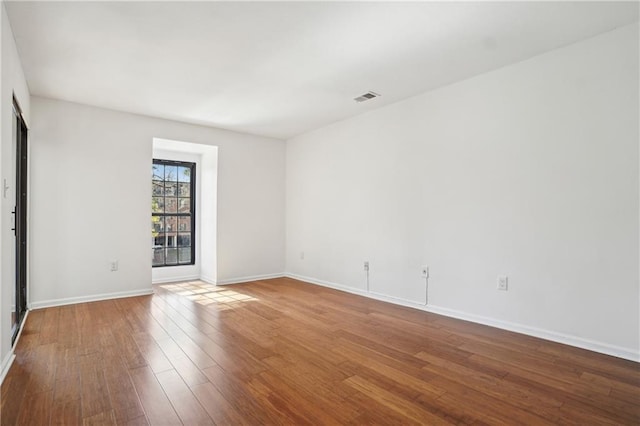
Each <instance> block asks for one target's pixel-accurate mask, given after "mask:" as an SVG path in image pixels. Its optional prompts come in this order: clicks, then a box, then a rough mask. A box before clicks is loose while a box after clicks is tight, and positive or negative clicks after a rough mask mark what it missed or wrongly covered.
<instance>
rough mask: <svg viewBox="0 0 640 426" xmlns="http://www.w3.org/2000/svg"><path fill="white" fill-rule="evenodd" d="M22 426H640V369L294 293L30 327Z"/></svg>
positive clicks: (156, 303)
mask: <svg viewBox="0 0 640 426" xmlns="http://www.w3.org/2000/svg"><path fill="white" fill-rule="evenodd" d="M16 355H17V358H16V361H15V362H14V364H13V366H12V368H11V370H10V372H9V374H8V376H7V378H6V379H5V381H4V383H3V385H2V389H1V397H2V403H1V423H2V425H14V424H19V425H23V424H35V425H47V424H52V425H53V424H64V425H79V424H123V425H145V424H154V425H155V424H158V425H160V424H165V425H178V424H185V425H200V424H203V425H204V424H250V425H256V424H296V425H303V424H450V423H451V424H536V425H537V424H580V425H586V424H598V425H604V424H636V425H637V424H639V423H640V400H639V397H640V369H639V364H637V363H634V362H630V361H625V360H621V359H617V358H613V357H608V356H605V355H600V354H596V353H591V352H588V351H584V350H580V349H576V348H572V347H568V346H563V345H560V344H555V343H551V342H547V341H543V340H539V339H535V338H532V337H528V336H523V335H519V334H515V333H510V332H506V331H501V330H498V329H494V328H490V327H486V326H481V325H477V324H473V323H468V322H464V321H459V320H454V319H451V318H446V317H442V316H438V315H434V314H429V313H426V312H422V311H416V310H412V309H409V308H404V307H399V306H394V305H390V304H387V303H383V302H378V301H375V300H371V299H366V298H363V297H359V296H355V295H351V294H347V293H342V292H339V291H334V290H331V289H327V288H323V287H318V286H313V285H310V284H304V283H301V282H299V281H295V280H291V279H286V278H283V279H275V280H268V281H257V282H253V283H248V284H240V285H234V286H227V287H215V286H211V285H208V284H204V283H202V282H192V283H183V284H170V285H159V286H156V287H155V294H154V295H153V296H146V297H134V298H127V299H117V300H109V301H103V302H94V303H83V304H77V305H70V306H63V307H57V308H48V309H42V310H36V311H33V312H31V313H30V314H29V317H28V320H27V323H26V325H25V328H24V331H23V334H22V337H21V339H20V341H19V344H18V347H17V351H16Z"/></svg>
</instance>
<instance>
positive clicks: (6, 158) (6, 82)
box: [0, 3, 30, 373]
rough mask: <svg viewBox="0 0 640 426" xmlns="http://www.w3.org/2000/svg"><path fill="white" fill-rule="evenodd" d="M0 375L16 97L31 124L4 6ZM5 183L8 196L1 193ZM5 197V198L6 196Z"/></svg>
mask: <svg viewBox="0 0 640 426" xmlns="http://www.w3.org/2000/svg"><path fill="white" fill-rule="evenodd" d="M0 9H1V11H0V13H1V15H2V17H1V19H0V27H1V28H0V38H1V40H0V42H1V55H0V56H1V59H0V94H1V97H0V145H1V147H0V159H1V160H0V167H1V169H0V171H1V173H0V174H1V178H2V180H0V197H1V199H2V201H1V203H0V205H1V210H2V211H1V216H0V239H1V240H2V244H1V251H0V269H1V274H0V277H1V279H2V283H1V286H0V373H1V372H2V371H3V369H4V367H6V366H7V365H8V362H9V356H10V354H11V306H12V305H13V304H14V303H15V293H14V289H15V236H14V235H13V231H12V230H11V228H12V217H11V216H12V215H11V212H12V211H13V208H14V206H15V200H16V193H15V181H16V171H15V166H16V165H15V161H16V160H15V150H16V145H15V138H14V137H13V120H14V118H13V117H14V116H13V110H12V104H13V95H14V94H15V96H16V99H17V100H18V102H19V104H20V107H21V108H22V112H23V115H24V116H25V118H26V121H27V124H29V123H30V102H29V101H30V99H29V89H28V87H27V83H26V81H25V78H24V73H23V71H22V65H21V63H20V58H19V57H18V53H17V49H16V45H15V41H14V39H13V33H12V31H11V27H10V24H9V20H8V18H7V13H6V11H5V7H4V3H3V4H2V6H1V7H0ZM5 179H6V182H7V184H8V187H9V188H8V190H7V191H6V195H4V194H3V193H2V191H1V189H2V183H3V182H4V180H5ZM3 195H4V196H3Z"/></svg>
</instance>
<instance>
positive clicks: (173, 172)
mask: <svg viewBox="0 0 640 426" xmlns="http://www.w3.org/2000/svg"><path fill="white" fill-rule="evenodd" d="M164 180H165V181H167V182H176V181H177V180H178V166H168V165H167V166H164Z"/></svg>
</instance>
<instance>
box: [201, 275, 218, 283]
mask: <svg viewBox="0 0 640 426" xmlns="http://www.w3.org/2000/svg"><path fill="white" fill-rule="evenodd" d="M200 281H204V282H205V283H207V284H211V285H216V280H215V279H214V278H211V277H208V276H206V275H201V276H200Z"/></svg>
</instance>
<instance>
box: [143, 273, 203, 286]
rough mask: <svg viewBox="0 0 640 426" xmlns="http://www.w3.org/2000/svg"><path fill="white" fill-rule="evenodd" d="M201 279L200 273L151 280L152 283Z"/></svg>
mask: <svg viewBox="0 0 640 426" xmlns="http://www.w3.org/2000/svg"><path fill="white" fill-rule="evenodd" d="M199 279H200V275H184V276H181V277H168V278H160V279H155V280H151V284H166V283H177V282H181V281H196V280H199Z"/></svg>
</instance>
